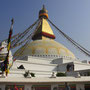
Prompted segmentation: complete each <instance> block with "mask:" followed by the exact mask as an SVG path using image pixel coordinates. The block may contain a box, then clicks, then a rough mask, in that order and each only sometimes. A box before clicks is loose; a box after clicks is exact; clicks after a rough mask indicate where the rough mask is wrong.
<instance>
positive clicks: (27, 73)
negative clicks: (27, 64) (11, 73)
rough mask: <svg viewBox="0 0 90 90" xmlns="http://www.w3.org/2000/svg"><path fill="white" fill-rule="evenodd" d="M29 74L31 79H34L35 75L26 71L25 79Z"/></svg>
mask: <svg viewBox="0 0 90 90" xmlns="http://www.w3.org/2000/svg"><path fill="white" fill-rule="evenodd" d="M29 74H30V75H31V76H32V77H35V73H29V71H28V72H25V74H24V77H25V78H26V77H27V76H28V75H29Z"/></svg>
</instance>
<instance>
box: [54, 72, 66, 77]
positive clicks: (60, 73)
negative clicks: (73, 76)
mask: <svg viewBox="0 0 90 90" xmlns="http://www.w3.org/2000/svg"><path fill="white" fill-rule="evenodd" d="M56 76H57V77H63V76H66V73H62V72H58V73H57V74H56Z"/></svg>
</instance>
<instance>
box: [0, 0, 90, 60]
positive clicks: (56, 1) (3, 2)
mask: <svg viewBox="0 0 90 90" xmlns="http://www.w3.org/2000/svg"><path fill="white" fill-rule="evenodd" d="M43 4H44V5H45V6H46V9H47V10H48V14H49V19H50V20H52V22H53V23H54V24H55V25H56V26H58V27H59V28H60V29H61V30H62V31H63V32H64V33H66V34H67V35H69V36H70V37H71V38H72V39H74V40H75V41H76V42H78V43H79V44H81V45H82V46H84V47H85V48H86V49H88V50H89V51H90V0H0V40H3V39H5V38H7V37H8V32H9V29H10V24H11V18H12V17H13V18H14V20H15V23H14V29H13V34H16V33H18V32H22V31H24V30H25V29H26V28H28V27H29V26H30V25H31V24H32V23H33V22H34V21H36V19H38V12H39V10H40V9H41V8H42V5H43ZM52 29H53V31H54V33H55V35H56V36H57V38H56V41H58V42H60V43H62V44H64V45H65V46H66V47H67V48H69V49H70V50H71V51H72V52H73V53H74V54H75V55H76V56H77V57H78V58H81V59H85V60H86V59H88V60H90V58H88V57H86V56H85V55H84V54H81V53H80V52H79V51H78V50H77V49H75V48H74V46H72V45H71V44H69V42H68V41H67V40H65V39H64V38H63V37H61V35H59V34H58V32H56V30H55V29H54V28H53V27H52Z"/></svg>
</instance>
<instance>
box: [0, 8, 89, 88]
mask: <svg viewBox="0 0 90 90" xmlns="http://www.w3.org/2000/svg"><path fill="white" fill-rule="evenodd" d="M39 19H40V22H39V23H38V25H37V28H36V31H35V33H34V35H33V37H32V40H33V41H32V42H29V43H26V44H25V45H24V46H22V47H21V48H20V49H18V50H17V51H16V52H15V54H14V56H18V59H17V60H16V61H15V62H13V63H12V65H9V67H10V73H9V74H8V76H7V77H5V75H4V76H2V74H1V77H0V90H69V89H66V88H70V90H90V76H89V73H90V64H89V63H88V62H87V61H80V60H78V59H77V58H76V57H75V55H74V54H73V53H72V52H71V51H70V50H69V49H67V48H66V47H65V46H63V45H62V44H60V43H58V42H56V41H55V40H54V39H55V35H54V33H53V31H52V29H51V27H50V25H49V24H48V22H47V19H48V13H47V10H46V9H45V7H43V8H42V10H40V12H39ZM2 45H4V46H3V47H6V46H5V43H2ZM1 47H2V46H1ZM3 50H5V49H2V51H1V53H0V54H2V52H3ZM22 50H23V51H22ZM6 51H7V50H6ZM10 55H11V56H10V57H11V58H12V54H11V53H10ZM9 61H12V60H9ZM57 74H59V75H57ZM61 74H63V75H62V77H60V75H61ZM64 75H66V76H64Z"/></svg>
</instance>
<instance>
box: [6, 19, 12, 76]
mask: <svg viewBox="0 0 90 90" xmlns="http://www.w3.org/2000/svg"><path fill="white" fill-rule="evenodd" d="M13 24H14V19H13V18H12V20H11V27H10V31H9V36H8V45H7V51H8V53H7V56H6V58H5V61H4V66H5V67H4V68H5V74H6V76H7V75H8V73H9V51H10V47H11V36H12V31H13Z"/></svg>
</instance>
